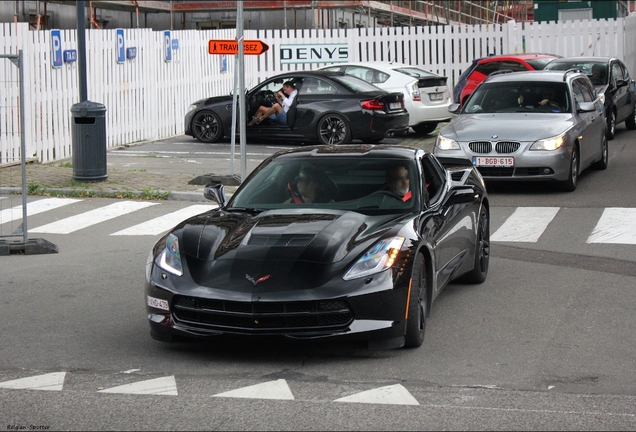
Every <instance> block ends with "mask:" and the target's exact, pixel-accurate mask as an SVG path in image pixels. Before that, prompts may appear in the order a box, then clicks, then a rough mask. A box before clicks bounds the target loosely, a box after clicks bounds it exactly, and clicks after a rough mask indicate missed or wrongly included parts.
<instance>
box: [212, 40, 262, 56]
mask: <svg viewBox="0 0 636 432" xmlns="http://www.w3.org/2000/svg"><path fill="white" fill-rule="evenodd" d="M268 49H269V45H267V44H266V43H265V42H263V41H260V40H244V41H243V54H245V55H261V54H263V53H264V52H265V51H267V50H268ZM238 52H239V49H238V42H237V41H235V40H214V39H212V40H210V42H209V43H208V53H210V54H238Z"/></svg>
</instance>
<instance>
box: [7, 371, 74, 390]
mask: <svg viewBox="0 0 636 432" xmlns="http://www.w3.org/2000/svg"><path fill="white" fill-rule="evenodd" d="M65 377H66V372H53V373H48V374H44V375H37V376H33V377H28V378H20V379H16V380H12V381H5V382H1V383H0V388H6V389H21V390H54V391H60V390H62V387H63V386H64V378H65Z"/></svg>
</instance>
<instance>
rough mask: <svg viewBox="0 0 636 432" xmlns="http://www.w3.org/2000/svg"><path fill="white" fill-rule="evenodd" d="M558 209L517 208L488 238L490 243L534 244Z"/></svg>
mask: <svg viewBox="0 0 636 432" xmlns="http://www.w3.org/2000/svg"><path fill="white" fill-rule="evenodd" d="M559 209H560V207H517V209H516V210H515V212H514V213H513V214H512V215H511V216H510V217H509V218H508V219H506V222H504V224H503V225H502V226H501V227H499V229H498V230H497V231H496V232H495V233H494V234H493V235H492V236H491V237H490V240H491V241H501V242H527V243H534V242H537V241H538V240H539V237H541V234H543V232H544V231H545V229H546V228H547V227H548V225H549V224H550V222H552V219H554V217H555V216H556V214H557V213H558V212H559Z"/></svg>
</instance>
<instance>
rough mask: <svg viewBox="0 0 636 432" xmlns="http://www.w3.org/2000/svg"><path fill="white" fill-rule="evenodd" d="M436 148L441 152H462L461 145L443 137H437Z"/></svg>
mask: <svg viewBox="0 0 636 432" xmlns="http://www.w3.org/2000/svg"><path fill="white" fill-rule="evenodd" d="M435 147H437V148H438V149H440V150H460V147H459V143H458V142H457V141H455V140H452V139H450V138H446V137H445V136H442V135H437V141H436V142H435Z"/></svg>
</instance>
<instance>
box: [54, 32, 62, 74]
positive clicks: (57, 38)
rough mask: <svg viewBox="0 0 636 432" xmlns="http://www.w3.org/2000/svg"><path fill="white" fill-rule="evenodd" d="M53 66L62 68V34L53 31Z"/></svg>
mask: <svg viewBox="0 0 636 432" xmlns="http://www.w3.org/2000/svg"><path fill="white" fill-rule="evenodd" d="M51 59H52V60H53V61H52V62H51V65H52V66H53V67H54V68H59V67H62V34H61V33H60V31H59V30H51Z"/></svg>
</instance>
